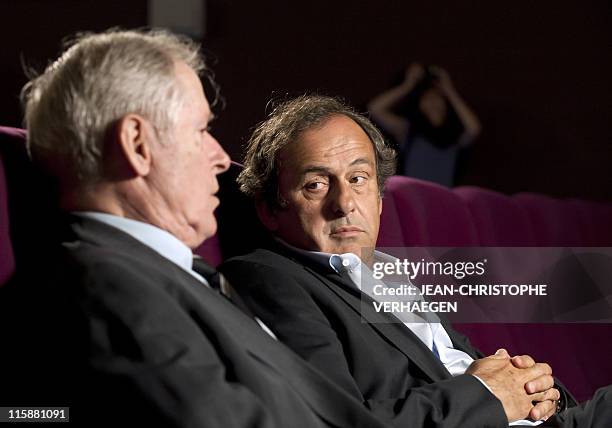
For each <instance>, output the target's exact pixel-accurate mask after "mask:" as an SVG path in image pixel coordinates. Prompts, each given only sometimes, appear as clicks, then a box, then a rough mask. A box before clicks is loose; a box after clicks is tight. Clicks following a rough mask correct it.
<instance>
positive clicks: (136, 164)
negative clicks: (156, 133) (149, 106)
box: [116, 114, 153, 176]
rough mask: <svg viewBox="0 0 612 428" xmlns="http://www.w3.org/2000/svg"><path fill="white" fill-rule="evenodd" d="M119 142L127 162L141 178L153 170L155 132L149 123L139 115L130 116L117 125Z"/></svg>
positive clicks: (126, 116)
mask: <svg viewBox="0 0 612 428" xmlns="http://www.w3.org/2000/svg"><path fill="white" fill-rule="evenodd" d="M116 132H117V141H118V143H119V146H120V149H121V152H122V153H123V155H124V156H125V160H126V161H127V163H128V165H129V166H130V167H131V168H132V170H133V171H134V173H135V174H136V175H139V176H145V175H148V174H149V171H150V170H151V143H152V141H153V130H152V127H151V125H150V124H149V122H148V121H147V120H146V119H145V118H144V117H142V116H140V115H137V114H128V115H125V116H124V117H122V118H121V119H120V120H119V122H118V123H117V128H116Z"/></svg>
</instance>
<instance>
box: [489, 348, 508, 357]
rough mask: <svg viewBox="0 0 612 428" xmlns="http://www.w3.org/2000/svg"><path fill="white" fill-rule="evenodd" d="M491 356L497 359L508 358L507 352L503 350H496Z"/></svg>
mask: <svg viewBox="0 0 612 428" xmlns="http://www.w3.org/2000/svg"><path fill="white" fill-rule="evenodd" d="M492 356H494V357H498V358H510V354H508V351H506V350H505V349H504V348H500V349H498V350H497V351H495V354H493V355H492Z"/></svg>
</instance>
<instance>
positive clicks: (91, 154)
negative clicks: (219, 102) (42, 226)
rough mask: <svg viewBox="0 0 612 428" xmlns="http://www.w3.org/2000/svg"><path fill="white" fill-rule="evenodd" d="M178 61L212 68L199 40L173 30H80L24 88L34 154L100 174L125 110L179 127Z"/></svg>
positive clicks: (60, 172) (63, 167)
mask: <svg viewBox="0 0 612 428" xmlns="http://www.w3.org/2000/svg"><path fill="white" fill-rule="evenodd" d="M177 61H182V62H184V63H186V64H187V65H188V66H189V67H191V68H192V69H193V70H194V71H195V72H196V73H198V74H202V72H205V71H206V66H205V63H204V59H203V57H202V56H201V55H200V53H199V45H197V44H195V43H194V42H192V41H191V40H189V39H187V38H183V37H180V36H177V35H174V34H171V33H169V32H167V31H162V30H154V31H121V30H117V29H112V30H109V31H106V32H104V33H99V34H91V33H88V34H81V35H77V36H76V38H74V40H72V41H71V42H70V43H69V44H68V47H67V48H66V50H65V51H64V53H63V54H62V55H61V56H60V57H59V59H57V60H56V61H55V62H53V63H52V64H50V65H49V66H48V67H47V68H46V70H45V71H44V72H43V73H42V74H41V75H40V76H38V77H35V78H33V79H32V80H31V81H30V82H29V83H27V84H26V86H24V88H23V90H22V94H21V97H22V102H23V104H24V110H25V126H26V127H27V129H28V142H27V145H28V151H29V153H30V156H31V157H32V159H33V160H35V161H37V162H40V163H42V165H43V166H45V167H47V168H49V169H50V171H51V172H54V173H55V174H54V175H57V176H64V177H66V176H68V177H70V179H71V180H76V181H77V182H93V181H96V180H97V179H99V178H101V176H102V162H101V160H102V154H103V149H104V140H105V137H106V134H107V132H108V131H109V129H110V127H111V126H113V125H114V123H116V121H117V120H119V119H121V117H123V116H125V115H126V114H128V113H137V114H141V115H143V116H144V117H146V118H147V119H149V120H150V121H152V122H153V123H154V125H155V128H156V130H157V131H158V133H160V134H164V133H165V132H166V131H168V130H170V129H172V128H173V126H174V124H175V123H176V120H177V115H178V113H179V111H180V107H181V105H182V102H183V98H184V97H183V93H182V88H181V87H180V85H179V84H178V83H177V81H176V79H175V78H174V76H175V72H174V64H175V63H176V62H177ZM207 78H210V79H212V75H209V76H207ZM210 81H211V82H212V83H213V86H214V87H215V90H216V85H214V82H213V81H212V80H210Z"/></svg>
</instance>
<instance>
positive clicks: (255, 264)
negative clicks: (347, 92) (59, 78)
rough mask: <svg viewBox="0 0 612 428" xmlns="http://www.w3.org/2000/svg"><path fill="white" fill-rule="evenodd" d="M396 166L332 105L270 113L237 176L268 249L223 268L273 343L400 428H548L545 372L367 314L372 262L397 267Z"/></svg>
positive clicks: (321, 100)
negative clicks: (391, 222) (391, 215)
mask: <svg viewBox="0 0 612 428" xmlns="http://www.w3.org/2000/svg"><path fill="white" fill-rule="evenodd" d="M394 166H395V154H394V152H393V150H391V149H390V148H388V147H387V146H386V145H385V142H384V140H383V138H382V136H381V134H380V133H379V132H378V130H377V129H376V128H375V127H374V126H373V125H372V124H371V123H370V121H369V120H368V119H367V118H366V117H364V116H362V115H360V114H358V113H356V112H355V111H354V110H353V109H352V108H350V107H348V106H347V105H345V104H344V103H343V102H341V101H340V100H338V99H336V98H331V97H326V96H319V95H305V96H301V97H298V98H295V99H293V100H289V101H286V102H284V103H282V104H280V105H278V106H277V107H276V108H275V109H274V110H273V111H272V112H271V114H270V115H269V117H268V118H267V120H265V121H264V122H263V123H261V124H260V125H259V126H258V127H257V128H256V129H255V131H254V132H253V134H252V136H251V138H250V140H249V143H248V146H247V152H246V159H245V168H244V170H243V171H242V173H241V174H240V176H239V178H238V182H239V184H240V185H241V190H242V191H243V192H244V193H246V194H247V195H249V196H250V197H252V198H253V199H254V201H255V205H256V210H257V214H258V217H259V219H260V220H261V222H262V223H263V224H264V226H265V227H266V228H267V229H268V231H269V232H270V234H271V235H272V237H273V238H274V239H271V240H270V243H269V244H268V246H267V248H261V249H257V250H255V251H254V252H252V253H250V254H247V255H244V256H240V257H236V258H233V259H230V260H229V261H227V262H225V263H224V264H223V265H222V266H221V267H220V270H221V271H222V272H224V274H225V275H226V276H227V277H228V278H229V279H230V280H231V281H232V282H234V283H235V285H236V288H237V291H238V292H239V293H240V294H241V296H242V297H243V299H244V300H245V302H246V303H247V305H248V306H249V307H250V309H251V310H252V311H253V312H254V313H255V314H256V315H257V316H259V317H260V318H261V319H262V320H263V321H264V322H265V323H266V324H267V325H268V326H270V328H271V329H272V331H273V332H274V333H275V334H276V336H277V337H278V339H279V340H281V341H282V342H284V343H285V344H286V345H287V346H289V347H290V348H291V349H293V350H294V351H296V352H297V353H298V354H299V355H301V356H302V357H303V358H304V359H305V360H307V361H309V362H310V363H311V364H313V365H314V366H315V367H316V368H317V369H319V370H320V371H322V372H323V373H325V374H326V375H327V376H328V377H329V378H330V379H332V380H334V381H335V382H336V383H337V384H338V385H339V386H341V387H343V388H344V389H345V390H346V391H347V392H349V393H351V394H353V395H355V396H356V397H357V398H358V399H360V400H362V401H363V402H364V403H366V405H367V406H368V407H369V408H370V409H372V410H373V411H374V412H375V413H376V414H378V415H380V416H381V418H384V419H388V420H390V421H392V423H393V424H394V425H397V426H408V425H411V424H412V425H414V426H419V427H422V426H428V427H440V428H441V427H450V426H466V427H473V428H476V427H489V426H507V424H508V422H509V421H516V420H518V419H522V418H527V417H530V418H532V419H536V420H537V419H545V418H547V417H549V416H550V415H551V414H552V413H553V412H554V411H555V408H556V405H557V400H558V398H559V396H560V393H559V391H558V390H557V389H556V388H552V387H551V386H552V385H553V378H552V376H551V371H550V367H549V366H548V365H546V364H536V363H535V362H534V361H533V360H532V359H531V358H530V357H528V356H524V357H522V359H521V358H514V359H510V357H509V355H508V354H507V352H505V351H504V350H500V351H499V352H498V353H497V354H496V355H493V356H489V357H486V358H482V357H483V355H482V354H481V353H480V352H479V351H478V350H476V349H475V348H473V347H472V346H470V345H469V342H468V341H467V340H466V339H465V338H464V337H463V336H461V335H460V334H459V333H457V332H455V331H454V330H453V329H452V328H451V327H450V326H449V325H442V324H440V323H439V322H436V321H435V320H433V321H432V320H428V321H426V320H425V319H420V322H416V321H418V320H417V319H416V318H415V319H414V320H413V321H412V322H404V321H402V320H400V319H397V318H396V317H394V316H393V315H389V314H384V313H378V312H376V311H375V310H374V305H372V304H371V303H372V302H375V301H376V299H377V297H376V296H375V295H374V294H373V293H371V291H370V292H368V287H365V286H363V284H371V283H372V281H374V279H373V275H372V267H373V263H375V262H381V261H382V262H393V259H392V258H391V256H389V255H387V254H384V253H381V252H379V251H376V250H375V246H376V240H377V237H378V230H379V223H380V214H381V212H382V205H383V202H382V193H383V188H384V183H385V180H386V179H387V178H388V177H389V175H391V174H392V173H393V170H394ZM362 286H363V288H362ZM369 289H370V290H371V289H372V287H371V286H370V287H369ZM438 321H439V320H438ZM527 385H528V387H527Z"/></svg>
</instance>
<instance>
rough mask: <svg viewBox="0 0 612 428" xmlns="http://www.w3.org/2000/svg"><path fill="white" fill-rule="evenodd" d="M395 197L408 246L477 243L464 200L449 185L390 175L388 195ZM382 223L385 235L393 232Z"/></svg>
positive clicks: (462, 245) (457, 245)
mask: <svg viewBox="0 0 612 428" xmlns="http://www.w3.org/2000/svg"><path fill="white" fill-rule="evenodd" d="M389 197H391V198H393V201H394V202H395V208H396V210H397V218H398V219H399V221H400V227H401V229H400V230H401V233H402V235H403V237H404V245H405V246H432V247H469V246H472V245H478V236H477V234H476V228H475V227H474V224H473V223H472V217H471V215H470V213H469V211H468V209H467V207H466V206H465V204H464V203H463V201H462V200H461V199H460V198H459V197H458V196H457V195H455V194H454V193H453V192H452V191H450V190H449V189H447V188H446V187H443V186H440V185H438V184H434V183H430V182H427V181H423V180H418V179H415V178H410V177H399V176H394V177H391V178H390V179H389V181H388V183H387V188H386V196H385V200H386V199H387V198H389ZM389 226H390V227H396V225H395V224H391V225H387V224H382V225H381V229H382V230H383V233H384V234H385V235H384V236H389V235H392V234H393V233H394V232H393V231H392V230H391V231H389V230H386V228H387V227H389Z"/></svg>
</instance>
